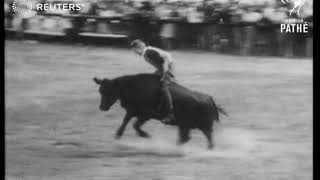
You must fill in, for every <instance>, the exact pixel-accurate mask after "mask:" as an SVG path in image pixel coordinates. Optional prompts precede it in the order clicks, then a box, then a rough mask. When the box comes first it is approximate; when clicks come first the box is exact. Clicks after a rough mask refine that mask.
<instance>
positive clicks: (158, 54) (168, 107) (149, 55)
mask: <svg viewBox="0 0 320 180" xmlns="http://www.w3.org/2000/svg"><path fill="white" fill-rule="evenodd" d="M130 45H131V47H132V49H133V51H134V52H135V53H136V54H138V55H140V56H142V57H143V58H144V60H145V61H147V62H148V63H150V64H151V65H152V66H154V67H155V68H156V69H157V70H156V71H155V74H157V75H159V76H160V77H161V78H160V87H161V98H160V103H159V105H158V107H157V109H156V111H155V112H154V113H160V112H163V111H164V109H165V114H166V116H165V118H163V119H162V120H161V121H162V122H163V123H165V124H173V123H174V121H175V117H174V113H173V104H172V97H171V94H170V91H169V85H170V83H171V82H172V81H175V79H174V74H173V61H172V58H171V55H170V53H168V52H166V51H164V50H162V49H159V48H156V47H152V46H147V45H146V44H145V43H144V42H143V41H141V40H140V39H136V40H134V41H132V42H131V44H130Z"/></svg>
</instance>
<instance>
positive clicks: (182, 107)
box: [94, 74, 227, 149]
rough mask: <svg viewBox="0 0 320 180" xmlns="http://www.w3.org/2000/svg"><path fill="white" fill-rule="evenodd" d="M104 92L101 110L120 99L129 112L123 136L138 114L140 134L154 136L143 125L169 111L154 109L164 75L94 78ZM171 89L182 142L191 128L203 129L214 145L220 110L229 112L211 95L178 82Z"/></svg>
mask: <svg viewBox="0 0 320 180" xmlns="http://www.w3.org/2000/svg"><path fill="white" fill-rule="evenodd" d="M94 82H95V83H97V84H98V85H99V86H100V87H99V92H100V95H101V103H100V110H102V111H108V110H109V109H110V107H111V106H112V105H113V104H114V103H115V102H116V101H117V100H120V103H121V106H122V107H123V108H124V109H125V111H126V114H125V116H124V118H123V122H122V124H121V126H120V127H119V128H118V130H117V132H116V135H115V138H116V139H119V138H121V136H122V135H123V132H124V130H125V128H126V126H127V124H128V122H129V121H130V120H131V119H132V118H133V117H136V118H137V120H136V122H135V123H134V124H133V128H134V129H135V130H136V132H137V135H139V136H141V137H145V138H147V137H150V135H149V134H148V133H147V132H146V131H144V130H142V129H141V127H142V126H143V125H144V124H145V123H146V122H147V121H148V120H150V119H156V120H160V119H162V118H163V117H164V116H165V114H161V113H154V112H155V111H154V110H155V109H156V107H157V105H158V104H159V102H160V93H161V92H160V76H158V75H156V74H137V75H127V76H121V77H118V78H114V79H98V78H94ZM169 89H170V92H171V95H172V100H173V107H174V109H173V111H174V115H175V119H176V120H175V122H174V123H171V124H170V125H173V126H177V127H178V131H179V138H178V144H184V143H186V142H188V141H189V140H190V130H192V129H199V130H200V131H202V132H203V134H204V135H205V137H206V139H207V140H208V148H209V149H212V148H213V147H214V144H213V140H212V133H213V125H214V123H215V122H219V113H222V114H224V115H227V114H226V112H225V111H224V110H223V109H222V108H221V107H219V106H217V105H216V103H215V102H214V100H213V98H212V97H211V96H210V95H207V94H204V93H200V92H196V91H192V90H190V89H188V88H186V87H183V86H181V85H179V84H178V83H176V82H173V83H171V85H170V88H169Z"/></svg>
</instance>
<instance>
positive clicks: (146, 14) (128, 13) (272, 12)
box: [5, 0, 313, 50]
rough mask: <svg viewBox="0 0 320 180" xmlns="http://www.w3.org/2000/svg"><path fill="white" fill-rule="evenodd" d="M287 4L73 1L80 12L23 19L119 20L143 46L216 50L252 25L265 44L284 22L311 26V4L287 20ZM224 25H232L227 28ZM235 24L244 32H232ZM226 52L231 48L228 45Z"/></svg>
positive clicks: (270, 0) (271, 0)
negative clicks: (300, 21) (296, 21)
mask: <svg viewBox="0 0 320 180" xmlns="http://www.w3.org/2000/svg"><path fill="white" fill-rule="evenodd" d="M293 1H294V0H292V2H291V1H290V2H291V4H290V3H287V4H284V3H283V2H282V1H281V0H254V1H253V0H81V1H73V2H74V3H78V2H81V4H83V5H84V6H82V9H81V10H80V11H56V10H55V11H45V12H39V11H37V12H36V13H32V14H31V15H30V14H29V17H30V16H36V14H41V13H46V14H62V15H70V14H78V15H82V16H91V17H105V18H108V17H109V18H119V19H122V20H128V21H130V22H134V23H131V24H130V25H129V26H130V27H129V26H128V24H127V26H123V27H127V29H130V33H131V34H130V37H131V38H132V39H134V38H142V39H144V40H145V41H147V42H149V43H152V44H159V45H162V46H164V47H165V48H168V49H170V48H174V47H175V46H178V45H177V44H179V46H184V45H190V44H191V46H198V47H201V48H210V49H213V50H216V49H219V48H220V49H221V48H222V47H223V46H224V44H225V45H228V44H230V41H232V45H233V46H240V45H242V46H246V43H245V40H243V39H246V40H247V41H253V39H254V37H253V36H254V34H255V32H258V31H259V30H258V29H257V28H252V26H255V27H257V26H263V29H262V30H264V31H265V32H264V34H265V39H268V38H269V36H270V37H272V36H274V34H271V35H270V33H269V31H274V30H275V29H270V28H272V26H274V25H279V24H280V23H286V22H285V19H287V18H300V19H304V20H305V21H309V22H311V23H312V17H313V1H305V3H304V5H303V6H302V7H301V8H300V14H299V17H298V16H297V13H293V14H292V15H289V13H290V10H291V8H292V6H293V4H292V3H293ZM10 2H11V3H12V0H6V1H5V14H6V17H7V19H10V18H11V17H10V13H11V14H12V12H11V11H12V9H11V8H10V6H11V4H10ZM39 2H40V3H66V2H68V3H70V2H71V1H70V0H59V1H58V0H39V1H32V3H34V4H35V3H39ZM33 7H35V6H33ZM34 12H35V11H34ZM29 17H27V18H29ZM33 19H36V18H33ZM34 21H36V20H34ZM51 22H52V23H51ZM43 24H44V25H45V26H46V27H47V29H50V28H51V29H52V28H55V26H56V25H52V24H54V21H53V20H52V19H50V20H49V19H45V20H44V21H43ZM59 24H62V25H61V27H62V28H70V27H72V26H73V27H74V29H76V30H77V31H80V29H82V30H83V29H90V28H91V25H92V24H95V25H94V28H91V30H90V31H95V32H99V31H101V28H99V27H100V26H99V25H100V24H99V23H98V22H94V23H91V22H90V19H85V20H84V19H82V20H79V19H78V21H73V22H69V19H68V20H66V19H61V23H60V22H59ZM90 24H91V25H90ZM109 25H110V24H109ZM109 25H107V26H109ZM226 25H233V26H232V28H230V26H229V27H226ZM241 25H242V26H243V27H244V28H240V29H239V28H237V26H241ZM63 26H65V27H63ZM34 27H35V26H34ZM104 28H105V27H104ZM99 29H100V30H99ZM117 31H118V30H117ZM119 32H120V30H119ZM256 34H257V33H256ZM268 34H269V35H268ZM250 39H251V40H250ZM260 39H261V38H260ZM278 39H279V38H278ZM251 44H252V43H251ZM262 44H263V43H262ZM269 44H270V43H269ZM248 46H249V45H248ZM227 49H231V48H230V46H228V48H227ZM246 49H249V48H246Z"/></svg>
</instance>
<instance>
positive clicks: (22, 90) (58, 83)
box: [5, 41, 313, 180]
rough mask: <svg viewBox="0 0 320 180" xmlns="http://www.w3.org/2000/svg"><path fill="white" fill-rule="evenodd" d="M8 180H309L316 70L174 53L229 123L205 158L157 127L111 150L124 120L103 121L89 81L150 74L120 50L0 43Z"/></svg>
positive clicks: (184, 73) (114, 114)
mask: <svg viewBox="0 0 320 180" xmlns="http://www.w3.org/2000/svg"><path fill="white" fill-rule="evenodd" d="M5 48H6V59H5V75H6V87H5V88H6V120H5V121H6V122H5V123H6V177H7V179H8V180H11V179H12V180H15V179H19V180H22V179H23V180H40V179H43V180H58V179H59V180H61V179H63V180H64V179H65V180H98V179H99V180H100V179H101V180H106V179H107V180H109V179H111V180H129V179H136V180H195V179H197V180H213V179H217V180H311V179H312V170H313V168H312V61H311V60H301V59H296V60H290V59H280V58H257V57H236V56H225V55H216V54H212V53H200V52H173V57H174V59H175V60H176V70H177V76H178V80H179V81H180V82H181V83H182V84H184V85H185V86H187V87H189V88H192V89H196V90H199V91H203V92H206V93H209V94H211V95H212V96H213V97H214V99H215V100H216V102H217V103H218V104H221V105H222V106H223V107H224V108H225V109H226V110H227V111H228V113H229V114H230V117H223V118H222V123H221V124H220V125H219V126H217V128H216V132H215V141H216V149H215V150H213V151H207V150H206V149H205V147H206V140H205V138H204V137H203V136H202V134H201V133H200V132H198V131H194V132H192V140H191V141H190V142H189V143H188V144H187V145H185V146H184V147H177V146H176V145H175V141H176V138H177V129H176V128H175V127H171V126H164V125H162V124H160V123H159V122H158V121H150V122H148V123H147V124H146V125H145V126H144V127H143V129H145V130H146V131H148V132H149V133H150V134H152V138H151V139H149V140H145V139H142V138H140V137H138V136H136V135H135V132H134V131H133V129H132V127H131V124H129V126H128V127H127V131H126V132H125V135H124V137H123V139H121V140H120V141H117V140H114V138H113V137H114V133H115V131H116V129H117V128H118V126H119V125H120V123H121V121H122V117H123V115H124V111H123V110H122V109H121V108H120V107H119V104H116V105H115V106H114V107H113V108H112V109H111V110H110V111H109V112H100V111H99V109H98V105H99V101H100V99H99V94H98V89H97V86H96V85H95V84H94V82H93V81H92V78H93V77H94V76H98V77H116V76H120V75H124V74H135V73H139V72H145V71H147V72H153V69H152V67H151V66H149V65H147V64H146V63H144V62H143V61H141V60H140V59H139V58H138V57H137V56H135V55H134V54H133V53H132V52H130V51H128V50H126V49H116V48H107V47H104V48H103V47H85V46H79V45H75V46H69V45H57V44H45V43H37V44H27V43H21V42H17V41H6V47H5Z"/></svg>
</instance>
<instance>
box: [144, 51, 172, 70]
mask: <svg viewBox="0 0 320 180" xmlns="http://www.w3.org/2000/svg"><path fill="white" fill-rule="evenodd" d="M142 56H143V57H144V59H145V60H146V61H147V62H149V63H150V64H151V65H152V66H154V67H155V68H156V69H157V70H158V71H160V72H162V71H163V64H164V63H165V62H166V63H167V64H168V66H169V67H168V71H169V72H170V73H172V58H171V55H170V54H169V53H168V52H166V51H164V50H162V49H159V48H156V47H152V46H148V47H146V48H145V49H144V51H143V53H142Z"/></svg>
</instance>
